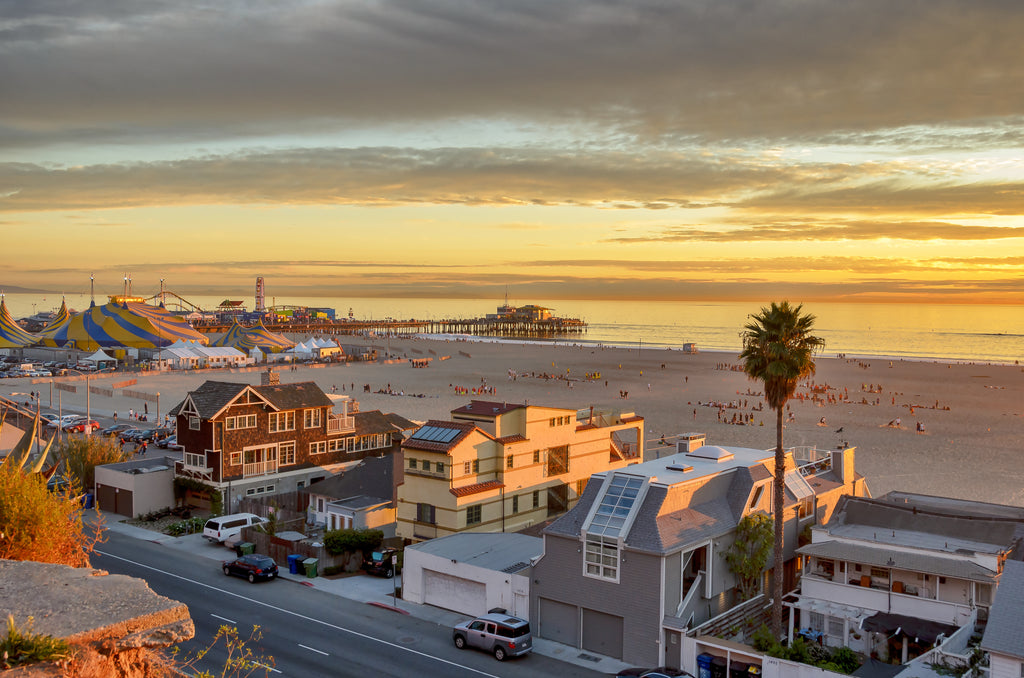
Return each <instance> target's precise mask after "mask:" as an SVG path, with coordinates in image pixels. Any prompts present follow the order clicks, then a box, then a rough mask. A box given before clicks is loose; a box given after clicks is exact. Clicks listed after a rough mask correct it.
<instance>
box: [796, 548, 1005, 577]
mask: <svg viewBox="0 0 1024 678" xmlns="http://www.w3.org/2000/svg"><path fill="white" fill-rule="evenodd" d="M797 553H801V554H803V555H807V556H817V557H819V558H832V559H835V560H849V561H853V562H857V563H863V564H865V565H872V566H876V567H890V568H896V569H900V570H909V571H911V572H923V573H926V574H933V575H938V576H941V577H956V578H958V579H968V580H970V581H977V582H985V583H993V582H995V581H996V573H995V572H993V571H992V570H989V569H988V568H985V567H982V566H981V565H978V564H977V563H975V562H973V561H970V560H965V559H961V558H950V557H946V556H937V555H930V554H927V553H918V552H906V551H897V550H893V549H890V548H888V547H887V546H886V545H884V544H883V545H880V546H877V547H876V546H867V545H862V544H849V543H846V542H842V541H835V540H832V541H823V542H816V543H814V544H807V545H806V546H802V547H800V548H798V549H797Z"/></svg>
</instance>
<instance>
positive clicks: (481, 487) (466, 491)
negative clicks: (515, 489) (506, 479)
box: [448, 480, 505, 497]
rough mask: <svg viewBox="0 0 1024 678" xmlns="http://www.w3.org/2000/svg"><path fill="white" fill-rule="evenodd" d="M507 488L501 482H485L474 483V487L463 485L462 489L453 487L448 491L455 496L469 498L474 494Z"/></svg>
mask: <svg viewBox="0 0 1024 678" xmlns="http://www.w3.org/2000/svg"><path fill="white" fill-rule="evenodd" d="M503 487H505V483H503V482H501V481H500V480H485V481H484V482H482V483H473V484H472V485H463V486H462V487H452V488H449V489H448V491H449V492H451V493H452V494H454V495H455V496H456V497H468V496H471V495H474V494H480V493H481V492H487V491H488V490H498V489H501V488H503Z"/></svg>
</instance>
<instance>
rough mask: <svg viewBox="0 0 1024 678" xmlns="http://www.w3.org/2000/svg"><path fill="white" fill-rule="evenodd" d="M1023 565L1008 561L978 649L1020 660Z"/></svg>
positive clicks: (1023, 649) (1023, 645)
mask: <svg viewBox="0 0 1024 678" xmlns="http://www.w3.org/2000/svg"><path fill="white" fill-rule="evenodd" d="M1021 610H1024V563H1022V562H1020V561H1016V560H1008V561H1006V564H1005V565H1004V566H1003V575H1002V577H1001V578H1000V580H999V588H998V589H997V590H996V599H995V600H994V601H993V603H992V610H991V611H990V612H989V613H988V623H987V624H986V625H985V635H984V636H983V637H982V639H981V649H983V650H988V651H989V652H995V653H997V654H1005V655H1009V656H1011V657H1017V658H1018V659H1024V624H1021V623H1020V611H1021Z"/></svg>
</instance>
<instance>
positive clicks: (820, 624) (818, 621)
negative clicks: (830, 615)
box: [811, 612, 825, 632]
mask: <svg viewBox="0 0 1024 678" xmlns="http://www.w3.org/2000/svg"><path fill="white" fill-rule="evenodd" d="M811 629H812V630H814V631H822V632H824V631H825V615H823V614H822V613H821V612H812V613H811Z"/></svg>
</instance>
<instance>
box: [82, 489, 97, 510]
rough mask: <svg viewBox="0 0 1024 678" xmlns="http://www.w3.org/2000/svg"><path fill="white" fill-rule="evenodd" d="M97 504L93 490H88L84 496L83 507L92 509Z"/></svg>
mask: <svg viewBox="0 0 1024 678" xmlns="http://www.w3.org/2000/svg"><path fill="white" fill-rule="evenodd" d="M93 506H95V500H94V498H93V494H92V492H86V493H85V496H84V497H82V508H86V509H91V508H92V507H93Z"/></svg>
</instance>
